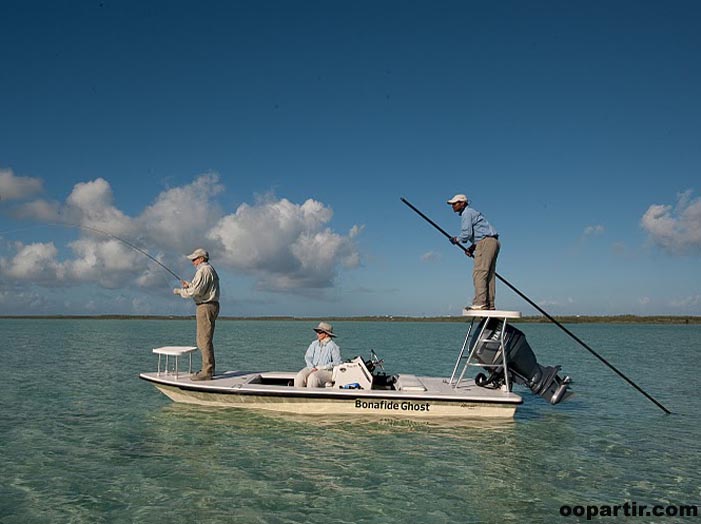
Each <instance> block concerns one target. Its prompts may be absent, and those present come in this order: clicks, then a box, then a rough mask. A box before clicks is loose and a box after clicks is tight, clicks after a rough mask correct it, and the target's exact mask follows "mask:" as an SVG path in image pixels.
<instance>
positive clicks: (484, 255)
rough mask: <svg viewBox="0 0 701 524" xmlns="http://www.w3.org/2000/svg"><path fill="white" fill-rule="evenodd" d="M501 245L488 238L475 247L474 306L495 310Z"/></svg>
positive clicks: (473, 271)
mask: <svg viewBox="0 0 701 524" xmlns="http://www.w3.org/2000/svg"><path fill="white" fill-rule="evenodd" d="M499 249H501V244H500V243H499V240H497V239H496V238H493V237H486V238H483V239H482V240H480V241H479V242H477V245H476V246H475V253H474V257H475V265H474V267H473V269H472V282H473V283H474V285H475V298H474V300H473V301H472V305H474V306H486V307H488V308H489V309H494V299H495V296H496V281H497V278H496V272H497V256H499Z"/></svg>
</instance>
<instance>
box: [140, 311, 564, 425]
mask: <svg viewBox="0 0 701 524" xmlns="http://www.w3.org/2000/svg"><path fill="white" fill-rule="evenodd" d="M464 315H466V316H468V317H471V318H470V323H469V328H468V331H467V335H466V336H465V341H464V342H463V344H462V347H461V349H460V351H459V353H458V357H457V360H456V362H455V366H454V368H453V373H452V375H451V376H450V377H426V376H416V375H413V374H406V373H399V374H393V375H388V374H387V373H385V372H384V370H381V368H382V361H381V360H379V359H378V358H377V356H376V355H375V354H374V353H373V354H372V355H371V358H370V359H368V360H364V359H363V358H361V357H356V358H354V359H353V360H351V361H349V362H345V363H343V364H341V365H339V366H336V367H335V368H334V370H333V378H332V382H330V383H328V384H326V387H323V388H306V387H305V388H296V387H294V385H293V384H294V377H295V375H296V371H289V372H288V371H227V372H226V373H222V374H218V375H215V376H214V378H213V380H210V381H192V380H190V378H189V377H190V373H191V371H192V352H193V351H195V350H196V349H197V348H195V347H191V346H168V347H162V348H156V349H154V350H153V352H154V353H156V354H158V356H159V362H158V369H157V371H156V372H152V373H142V374H141V375H140V377H141V378H142V379H144V380H146V381H148V382H151V383H152V384H153V385H154V386H155V387H156V388H157V389H158V390H159V391H161V392H162V393H163V394H165V395H166V396H168V397H169V398H170V399H172V400H173V401H175V402H183V403H187V404H199V405H203V406H219V407H233V408H246V409H258V410H266V411H274V412H284V413H294V414H304V415H327V416H328V415H341V416H344V417H346V416H358V417H378V416H380V417H393V418H403V419H414V420H435V421H443V420H456V419H475V418H490V419H491V418H501V419H504V418H512V417H513V416H514V413H515V411H516V408H517V407H518V406H519V405H520V404H522V403H523V399H522V397H521V396H520V395H518V394H516V393H514V392H513V391H512V387H513V384H514V383H520V384H524V385H526V386H527V387H529V388H530V389H531V390H532V391H533V392H535V393H536V394H539V395H541V396H542V397H544V398H545V399H546V400H548V401H549V402H550V403H552V404H556V403H558V402H559V401H561V400H563V399H564V398H566V397H567V396H568V395H569V391H568V389H567V384H568V383H569V377H565V378H564V379H562V378H560V377H559V376H558V374H557V373H558V371H559V366H558V367H543V366H540V365H539V364H538V363H537V362H536V359H535V356H534V355H533V352H532V351H531V349H530V347H529V346H528V343H527V342H526V340H525V337H524V336H523V333H521V332H520V331H519V330H517V329H515V328H514V327H513V326H511V325H509V324H508V323H507V321H508V319H510V318H518V317H520V313H519V312H515V311H465V312H464ZM184 356H188V357H189V360H190V366H189V368H190V373H184V372H182V371H181V370H180V369H179V366H180V358H182V357H184ZM163 357H165V359H164V358H163ZM162 360H165V366H164V367H162ZM470 366H478V367H480V368H481V371H482V372H481V373H479V374H478V375H477V376H476V377H475V378H474V379H469V378H466V377H465V374H466V371H467V370H468V368H469V367H470Z"/></svg>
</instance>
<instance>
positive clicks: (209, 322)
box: [195, 302, 219, 376]
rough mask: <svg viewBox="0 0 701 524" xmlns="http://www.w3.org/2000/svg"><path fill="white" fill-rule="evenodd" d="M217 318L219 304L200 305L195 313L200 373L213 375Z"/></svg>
mask: <svg viewBox="0 0 701 524" xmlns="http://www.w3.org/2000/svg"><path fill="white" fill-rule="evenodd" d="M218 316H219V304H218V303H216V302H215V303H211V304H200V305H199V306H197V309H196V311H195V318H196V319H197V347H198V348H200V351H201V352H202V373H203V374H206V375H209V376H212V375H214V343H213V342H212V340H213V339H214V324H215V322H216V320H217V317H218Z"/></svg>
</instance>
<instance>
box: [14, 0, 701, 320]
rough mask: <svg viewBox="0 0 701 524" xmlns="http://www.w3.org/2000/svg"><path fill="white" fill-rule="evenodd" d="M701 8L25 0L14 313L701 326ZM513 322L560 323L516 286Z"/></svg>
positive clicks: (18, 58)
mask: <svg viewBox="0 0 701 524" xmlns="http://www.w3.org/2000/svg"><path fill="white" fill-rule="evenodd" d="M700 20H701V6H699V4H698V3H697V2H684V1H679V2H671V3H662V2H638V1H636V2H633V1H630V2H627V1H620V2H555V1H553V2H538V3H532V2H507V1H505V2H493V3H488V2H469V1H468V2H429V1H418V2H406V1H405V2H381V1H380V2H377V1H374V2H365V1H359V2H282V1H280V2H270V1H262V2H199V3H195V2H177V1H169V2H147V3H146V2H113V1H109V0H104V1H94V2H80V1H76V2H3V3H2V4H0V67H2V73H3V75H2V76H3V81H2V82H0V314H54V313H56V314H108V313H127V314H129V313H139V314H188V313H192V304H191V303H188V302H187V301H184V300H182V299H178V297H174V296H173V295H172V294H171V289H172V287H173V286H174V285H176V284H177V282H176V281H175V279H173V278H172V277H170V275H168V273H167V272H165V271H163V270H162V269H161V268H159V267H158V266H157V265H155V264H153V263H152V262H150V261H149V260H148V259H147V258H146V257H144V256H143V255H141V254H139V253H137V252H135V251H134V250H130V249H129V248H128V247H126V246H124V245H123V244H120V243H119V242H116V241H115V240H114V239H113V238H110V237H108V236H105V235H99V234H95V233H94V232H91V231H89V230H87V229H80V228H76V227H62V226H55V225H46V224H49V223H53V224H56V223H59V224H60V223H71V224H81V225H83V226H86V227H92V228H98V229H101V230H104V231H108V232H110V233H112V234H114V235H117V236H119V237H121V238H124V239H126V240H128V241H129V242H132V243H134V244H135V245H137V246H139V247H140V248H142V249H144V250H146V251H148V252H149V253H150V254H152V255H153V256H155V257H157V258H158V259H159V260H161V261H162V263H164V264H165V265H166V266H168V267H169V268H171V269H173V270H174V271H175V272H176V273H178V274H180V275H182V276H184V277H186V278H190V277H191V275H192V268H191V267H190V266H189V263H188V261H187V260H186V259H185V258H184V256H183V255H185V254H187V253H189V252H190V251H191V250H192V249H194V248H195V247H200V246H201V247H205V248H208V249H209V250H210V251H211V254H212V263H213V265H214V266H215V267H216V268H217V270H218V271H219V273H220V276H221V279H222V286H223V298H222V314H223V315H234V316H238V315H243V316H250V315H296V316H324V315H364V314H372V315H450V314H453V315H456V314H460V310H461V308H462V307H463V306H464V305H466V304H467V303H469V302H470V300H471V298H472V297H471V295H472V284H471V270H472V262H471V261H470V260H469V259H467V258H466V257H465V256H464V255H462V254H461V252H460V251H458V250H457V248H455V247H453V246H451V245H450V243H448V241H447V240H445V239H444V238H443V237H442V236H441V235H440V234H438V233H437V232H436V231H435V230H433V229H432V228H431V227H430V226H428V225H427V224H426V223H425V222H423V221H422V220H421V219H420V218H419V217H418V216H416V215H415V214H414V213H413V212H411V211H410V210H409V209H408V208H407V207H406V206H404V205H403V204H402V203H401V202H400V197H402V196H403V197H405V198H407V199H408V200H409V201H411V202H412V203H413V204H414V205H416V206H417V207H418V208H420V209H422V210H423V211H424V212H425V213H426V214H428V215H429V216H431V217H432V218H433V219H434V220H435V221H436V222H438V223H439V224H441V225H442V226H443V227H444V228H445V229H447V230H448V231H450V232H451V233H457V232H458V224H459V221H458V217H457V216H456V215H454V214H453V213H452V211H451V209H450V207H449V206H448V205H446V204H445V201H446V200H447V199H448V198H449V197H451V196H452V195H453V194H455V193H467V195H468V196H469V197H470V199H471V200H472V202H473V206H474V207H475V208H476V209H478V210H480V211H482V212H483V213H484V215H485V216H486V217H487V219H488V220H489V221H490V222H491V223H492V224H493V225H494V226H495V227H496V228H497V230H498V231H499V233H500V237H501V240H502V251H501V254H500V257H499V262H498V267H497V270H498V272H499V273H500V274H501V275H502V276H503V277H504V278H506V279H507V280H508V281H509V282H511V283H512V284H514V285H515V286H516V287H517V288H519V289H520V290H521V291H522V292H524V293H525V294H526V295H527V296H529V297H530V298H531V299H532V300H534V301H535V302H537V303H538V304H540V305H541V306H542V307H544V308H545V309H546V310H547V311H548V312H550V313H552V314H601V315H615V314H628V313H632V314H640V315H647V314H672V315H676V314H684V315H686V314H693V315H699V314H701V283H700V282H701V279H700V278H699V255H700V254H701V183H700V181H701V177H700V174H701V169H700V168H701V101H700V98H699V96H698V95H699V93H700V92H701V62H700V61H699V59H698V57H699V56H701V32H699V31H698V27H699V21H700ZM497 307H499V308H502V309H517V310H522V311H523V312H524V314H534V313H535V311H534V310H533V309H532V308H531V307H530V306H528V305H527V304H525V303H524V302H523V301H522V300H521V299H520V298H519V297H517V296H516V295H515V294H513V293H512V292H511V291H509V290H508V289H507V288H506V287H504V286H502V285H500V286H499V287H498V291H497Z"/></svg>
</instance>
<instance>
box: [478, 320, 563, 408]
mask: <svg viewBox="0 0 701 524" xmlns="http://www.w3.org/2000/svg"><path fill="white" fill-rule="evenodd" d="M503 327H504V323H503V321H502V320H500V319H498V318H485V319H484V320H482V321H481V322H480V323H479V325H478V326H477V329H476V330H475V332H474V335H473V336H472V340H471V343H470V347H475V344H476V345H477V346H476V347H475V352H474V356H473V358H475V359H476V360H477V361H478V362H479V363H481V364H483V366H484V369H485V371H487V372H488V374H489V376H485V375H481V376H478V377H477V378H476V379H475V383H476V384H477V385H479V386H482V387H492V388H496V387H501V386H502V385H503V384H505V383H506V381H505V376H504V367H503V360H502V355H501V331H502V329H503ZM478 337H479V338H478ZM504 345H505V347H506V364H507V369H508V373H509V381H510V382H512V383H517V384H522V385H524V386H526V387H528V388H529V389H530V390H531V391H532V392H533V393H535V394H536V395H540V396H541V397H543V398H544V399H545V400H547V401H548V402H550V403H551V404H557V403H558V402H561V401H562V400H565V399H566V398H567V397H568V396H570V395H571V391H569V390H568V384H569V383H570V378H569V377H567V376H565V377H564V378H562V377H560V375H559V372H560V366H542V365H540V364H539V363H538V361H537V359H536V356H535V353H533V350H532V349H531V346H530V345H529V344H528V341H527V340H526V335H524V334H523V332H522V331H520V330H519V329H517V328H515V327H513V326H511V325H509V324H507V325H506V332H505V333H504Z"/></svg>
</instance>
